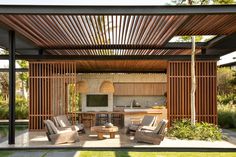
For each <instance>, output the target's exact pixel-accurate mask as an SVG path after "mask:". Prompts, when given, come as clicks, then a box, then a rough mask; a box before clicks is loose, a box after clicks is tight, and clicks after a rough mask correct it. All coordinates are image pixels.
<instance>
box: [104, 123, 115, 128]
mask: <svg viewBox="0 0 236 157" xmlns="http://www.w3.org/2000/svg"><path fill="white" fill-rule="evenodd" d="M113 126H114V125H113V124H112V123H105V127H106V128H111V127H113Z"/></svg>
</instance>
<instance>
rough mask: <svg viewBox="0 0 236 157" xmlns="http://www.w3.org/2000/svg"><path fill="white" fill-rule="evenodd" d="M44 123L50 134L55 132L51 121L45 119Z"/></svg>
mask: <svg viewBox="0 0 236 157" xmlns="http://www.w3.org/2000/svg"><path fill="white" fill-rule="evenodd" d="M44 123H45V125H46V129H47V132H48V134H49V135H52V134H54V131H53V130H52V127H51V125H50V123H49V122H48V121H47V120H45V121H44Z"/></svg>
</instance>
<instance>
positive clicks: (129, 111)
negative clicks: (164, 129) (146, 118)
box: [79, 108, 162, 114]
mask: <svg viewBox="0 0 236 157" xmlns="http://www.w3.org/2000/svg"><path fill="white" fill-rule="evenodd" d="M161 110H162V109H152V108H148V109H141V108H138V109H137V108H132V109H131V108H126V109H124V111H107V112H106V111H96V112H95V111H94V112H79V113H80V114H81V113H88V114H99V113H100V114H102V113H104V114H111V113H119V114H162V111H161Z"/></svg>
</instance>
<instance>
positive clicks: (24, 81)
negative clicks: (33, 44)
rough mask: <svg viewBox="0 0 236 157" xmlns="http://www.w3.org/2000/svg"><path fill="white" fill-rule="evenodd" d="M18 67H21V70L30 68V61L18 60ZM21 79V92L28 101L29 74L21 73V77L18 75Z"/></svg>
mask: <svg viewBox="0 0 236 157" xmlns="http://www.w3.org/2000/svg"><path fill="white" fill-rule="evenodd" d="M17 63H18V65H19V66H20V67H21V68H28V67H29V64H28V61H25V60H18V61H17ZM18 77H19V79H20V80H21V91H22V95H23V97H24V98H25V99H27V97H28V94H27V93H28V88H29V87H28V78H29V75H28V73H25V72H21V73H20V74H19V75H18Z"/></svg>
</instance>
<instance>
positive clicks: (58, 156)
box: [44, 151, 79, 157]
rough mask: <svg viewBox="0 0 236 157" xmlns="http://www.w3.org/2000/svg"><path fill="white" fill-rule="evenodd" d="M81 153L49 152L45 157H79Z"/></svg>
mask: <svg viewBox="0 0 236 157" xmlns="http://www.w3.org/2000/svg"><path fill="white" fill-rule="evenodd" d="M78 156H79V152H77V151H66V152H55V151H53V152H48V153H47V154H46V155H45V156H44V157H78Z"/></svg>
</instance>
